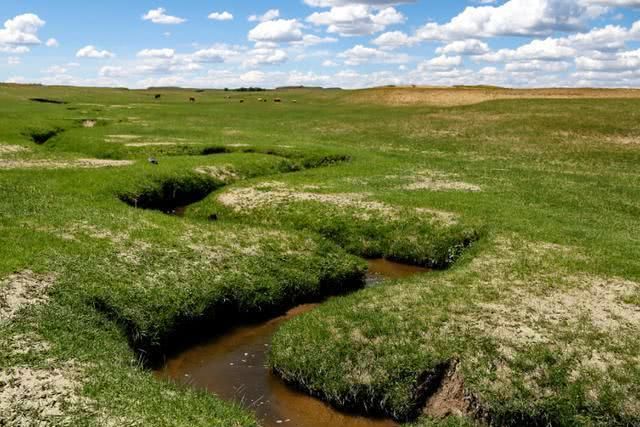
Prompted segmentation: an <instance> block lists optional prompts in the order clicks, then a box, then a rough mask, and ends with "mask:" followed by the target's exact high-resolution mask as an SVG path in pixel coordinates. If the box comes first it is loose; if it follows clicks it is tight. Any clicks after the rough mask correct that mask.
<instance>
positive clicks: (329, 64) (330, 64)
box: [322, 59, 338, 67]
mask: <svg viewBox="0 0 640 427" xmlns="http://www.w3.org/2000/svg"><path fill="white" fill-rule="evenodd" d="M322 66H323V67H337V66H338V64H337V63H336V62H333V61H332V60H330V59H327V60H325V61H323V62H322Z"/></svg>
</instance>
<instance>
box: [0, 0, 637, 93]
mask: <svg viewBox="0 0 640 427" xmlns="http://www.w3.org/2000/svg"><path fill="white" fill-rule="evenodd" d="M3 22H4V24H2V23H3ZM0 81H1V82H13V83H42V84H63V85H78V86H115V87H129V88H145V87H150V86H181V87H192V88H224V87H241V86H260V87H266V88H272V87H277V86H285V85H305V86H324V87H336V86H339V87H343V88H361V87H371V86H381V85H411V84H415V85H438V86H441V85H445V86H450V85H480V84H485V85H498V86H508V87H552V86H553V87H557V86H566V87H582V86H591V87H640V0H507V1H504V0H502V1H500V0H441V1H436V0H405V1H390V0H262V1H238V0H236V1H232V0H211V1H203V0H188V1H184V0H183V1H177V0H165V1H158V0H128V1H125V0H109V1H79V0H57V1H51V0H10V1H9V0H4V1H2V4H0Z"/></svg>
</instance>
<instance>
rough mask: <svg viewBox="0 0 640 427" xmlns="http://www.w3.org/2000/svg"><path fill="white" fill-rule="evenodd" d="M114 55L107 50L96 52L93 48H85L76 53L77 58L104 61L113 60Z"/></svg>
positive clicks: (90, 46)
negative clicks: (106, 59)
mask: <svg viewBox="0 0 640 427" xmlns="http://www.w3.org/2000/svg"><path fill="white" fill-rule="evenodd" d="M114 56H115V55H114V54H113V53H111V52H109V51H108V50H98V49H97V48H96V47H95V46H93V45H89V46H85V47H83V48H82V49H80V50H79V51H78V52H76V57H78V58H93V59H105V58H113V57H114Z"/></svg>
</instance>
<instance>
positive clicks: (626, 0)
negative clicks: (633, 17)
mask: <svg viewBox="0 0 640 427" xmlns="http://www.w3.org/2000/svg"><path fill="white" fill-rule="evenodd" d="M587 3H590V4H597V5H601V6H611V7H637V8H640V0H587Z"/></svg>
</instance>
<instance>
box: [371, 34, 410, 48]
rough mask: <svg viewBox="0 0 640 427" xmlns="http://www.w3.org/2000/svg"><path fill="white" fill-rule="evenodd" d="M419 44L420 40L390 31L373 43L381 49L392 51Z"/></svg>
mask: <svg viewBox="0 0 640 427" xmlns="http://www.w3.org/2000/svg"><path fill="white" fill-rule="evenodd" d="M417 42H418V39H416V38H415V37H411V36H408V35H407V34H405V33H403V32H402V31H390V32H387V33H384V34H381V35H379V36H378V37H377V38H376V39H374V40H373V42H372V43H373V44H375V45H376V46H378V47H380V48H381V49H388V50H392V49H397V48H401V47H410V46H413V45H414V44H416V43H417Z"/></svg>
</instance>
